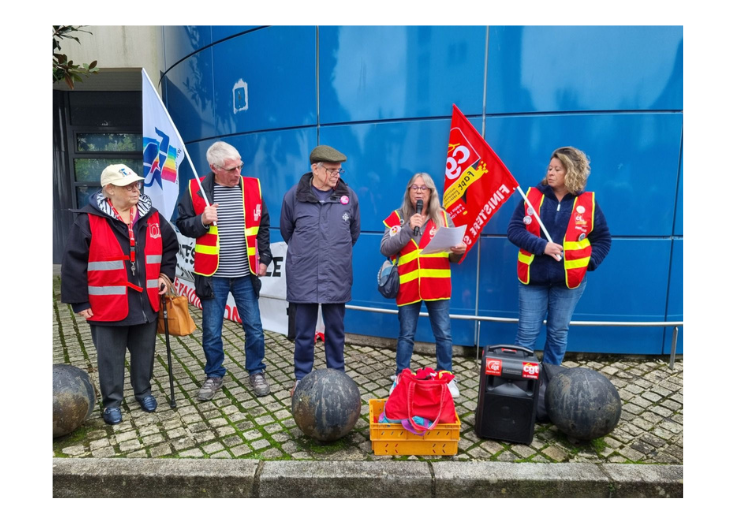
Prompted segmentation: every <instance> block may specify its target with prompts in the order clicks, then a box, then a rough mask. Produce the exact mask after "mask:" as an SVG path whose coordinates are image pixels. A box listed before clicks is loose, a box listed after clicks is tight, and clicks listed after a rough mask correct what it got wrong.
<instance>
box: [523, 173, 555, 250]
mask: <svg viewBox="0 0 736 524" xmlns="http://www.w3.org/2000/svg"><path fill="white" fill-rule="evenodd" d="M516 190H517V191H518V192H519V194H520V195H521V197H522V198H523V199H524V202H526V205H527V206H529V209H531V210H532V214H533V215H534V218H536V219H537V222H538V223H539V226H540V227H541V228H542V231H544V236H546V237H547V240H549V241H550V242H552V237H551V236H549V233H548V232H547V228H546V227H544V224H543V223H542V219H541V218H539V215H537V211H536V210H535V209H534V206H533V205H532V204H531V202H529V199H528V198H527V197H526V195H525V194H524V191H522V190H521V186H516ZM552 243H554V242H552ZM555 260H557V261H558V262H559V261H560V260H562V257H560V255H555Z"/></svg>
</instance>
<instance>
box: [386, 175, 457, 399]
mask: <svg viewBox="0 0 736 524" xmlns="http://www.w3.org/2000/svg"><path fill="white" fill-rule="evenodd" d="M383 223H384V225H385V226H386V230H385V231H384V234H383V239H382V240H381V254H383V255H384V256H386V257H390V258H391V259H392V260H394V259H395V258H396V257H398V261H397V262H396V263H397V266H398V272H399V276H400V284H399V293H398V295H397V296H396V305H397V306H398V307H399V338H398V342H397V346H396V376H398V375H399V374H400V373H401V371H402V370H403V369H405V368H409V367H410V366H411V356H412V354H413V352H414V335H415V333H416V330H417V321H418V319H419V310H420V308H421V306H422V302H424V304H425V306H426V307H427V312H428V313H429V322H430V324H431V326H432V332H433V333H434V337H435V341H436V346H437V371H449V372H452V335H451V333H450V295H451V293H452V283H451V279H450V262H458V261H459V260H460V259H461V258H462V256H463V254H464V253H465V250H466V245H465V244H464V243H462V242H461V243H460V244H458V245H457V246H455V247H453V248H452V253H447V252H443V253H435V254H431V255H422V254H421V250H422V249H424V247H425V246H426V245H427V244H429V242H430V240H432V238H433V237H434V235H435V234H436V233H437V231H438V230H439V228H441V227H452V226H453V224H452V219H451V218H450V215H449V214H448V213H447V212H446V211H445V210H444V209H442V207H441V206H440V200H439V197H438V195H437V188H436V186H435V184H434V181H433V180H432V177H430V176H429V175H428V174H427V173H417V174H415V175H414V176H413V177H412V178H411V180H409V183H408V184H407V185H406V191H405V192H404V198H403V203H402V206H401V207H400V208H399V209H396V210H395V211H394V212H393V213H391V214H390V215H389V216H388V217H387V218H386V220H384V221H383ZM392 378H393V380H394V384H393V386H392V387H391V390H392V391H393V388H394V386H395V385H396V379H395V377H392ZM448 386H449V389H450V392H451V393H452V396H453V397H458V396H459V395H460V391H459V390H458V387H457V383H456V382H455V380H452V381H451V382H450V383H449V384H448ZM389 394H390V392H389Z"/></svg>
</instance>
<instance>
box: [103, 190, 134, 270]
mask: <svg viewBox="0 0 736 524" xmlns="http://www.w3.org/2000/svg"><path fill="white" fill-rule="evenodd" d="M107 202H108V203H109V204H110V207H111V208H112V210H113V212H114V213H115V217H116V218H117V219H118V220H120V221H121V222H123V223H125V221H124V220H123V217H121V216H120V213H118V210H117V209H115V206H113V205H112V201H111V200H110V199H109V198H108V199H107ZM136 211H137V207H136V206H133V207H132V208H130V223H129V224H125V225H127V226H128V238H129V239H130V271H131V272H132V273H133V274H134V275H135V235H134V234H133V217H134V216H135V212H136Z"/></svg>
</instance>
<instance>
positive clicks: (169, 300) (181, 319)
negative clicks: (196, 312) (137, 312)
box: [156, 273, 197, 337]
mask: <svg viewBox="0 0 736 524" xmlns="http://www.w3.org/2000/svg"><path fill="white" fill-rule="evenodd" d="M160 278H163V279H164V280H165V281H166V284H167V285H168V286H169V291H168V293H166V295H164V296H163V297H161V299H162V300H165V301H166V313H167V316H168V331H169V335H173V336H175V337H182V336H185V335H191V334H192V333H194V330H195V329H197V326H195V325H194V320H192V316H191V315H190V314H189V301H188V300H187V297H185V296H184V295H177V294H176V291H175V290H174V286H173V284H172V283H171V280H169V277H167V276H166V275H164V274H163V273H162V274H161V275H160ZM161 306H162V307H160V308H159V310H158V325H157V327H156V331H157V332H158V333H166V325H165V324H164V308H163V304H162V305H161Z"/></svg>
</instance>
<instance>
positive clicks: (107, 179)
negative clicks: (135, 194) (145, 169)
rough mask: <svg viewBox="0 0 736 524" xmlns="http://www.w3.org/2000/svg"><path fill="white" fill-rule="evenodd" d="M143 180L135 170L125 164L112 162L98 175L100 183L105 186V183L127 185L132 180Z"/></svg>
mask: <svg viewBox="0 0 736 524" xmlns="http://www.w3.org/2000/svg"><path fill="white" fill-rule="evenodd" d="M139 180H143V177H141V176H138V175H137V174H136V172H135V171H133V170H132V169H130V168H129V167H128V166H126V165H125V164H113V165H110V166H107V167H106V168H105V169H104V171H102V175H101V176H100V185H101V186H102V187H105V186H106V185H107V184H112V185H114V186H127V185H128V184H132V183H133V182H138V181H139Z"/></svg>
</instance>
